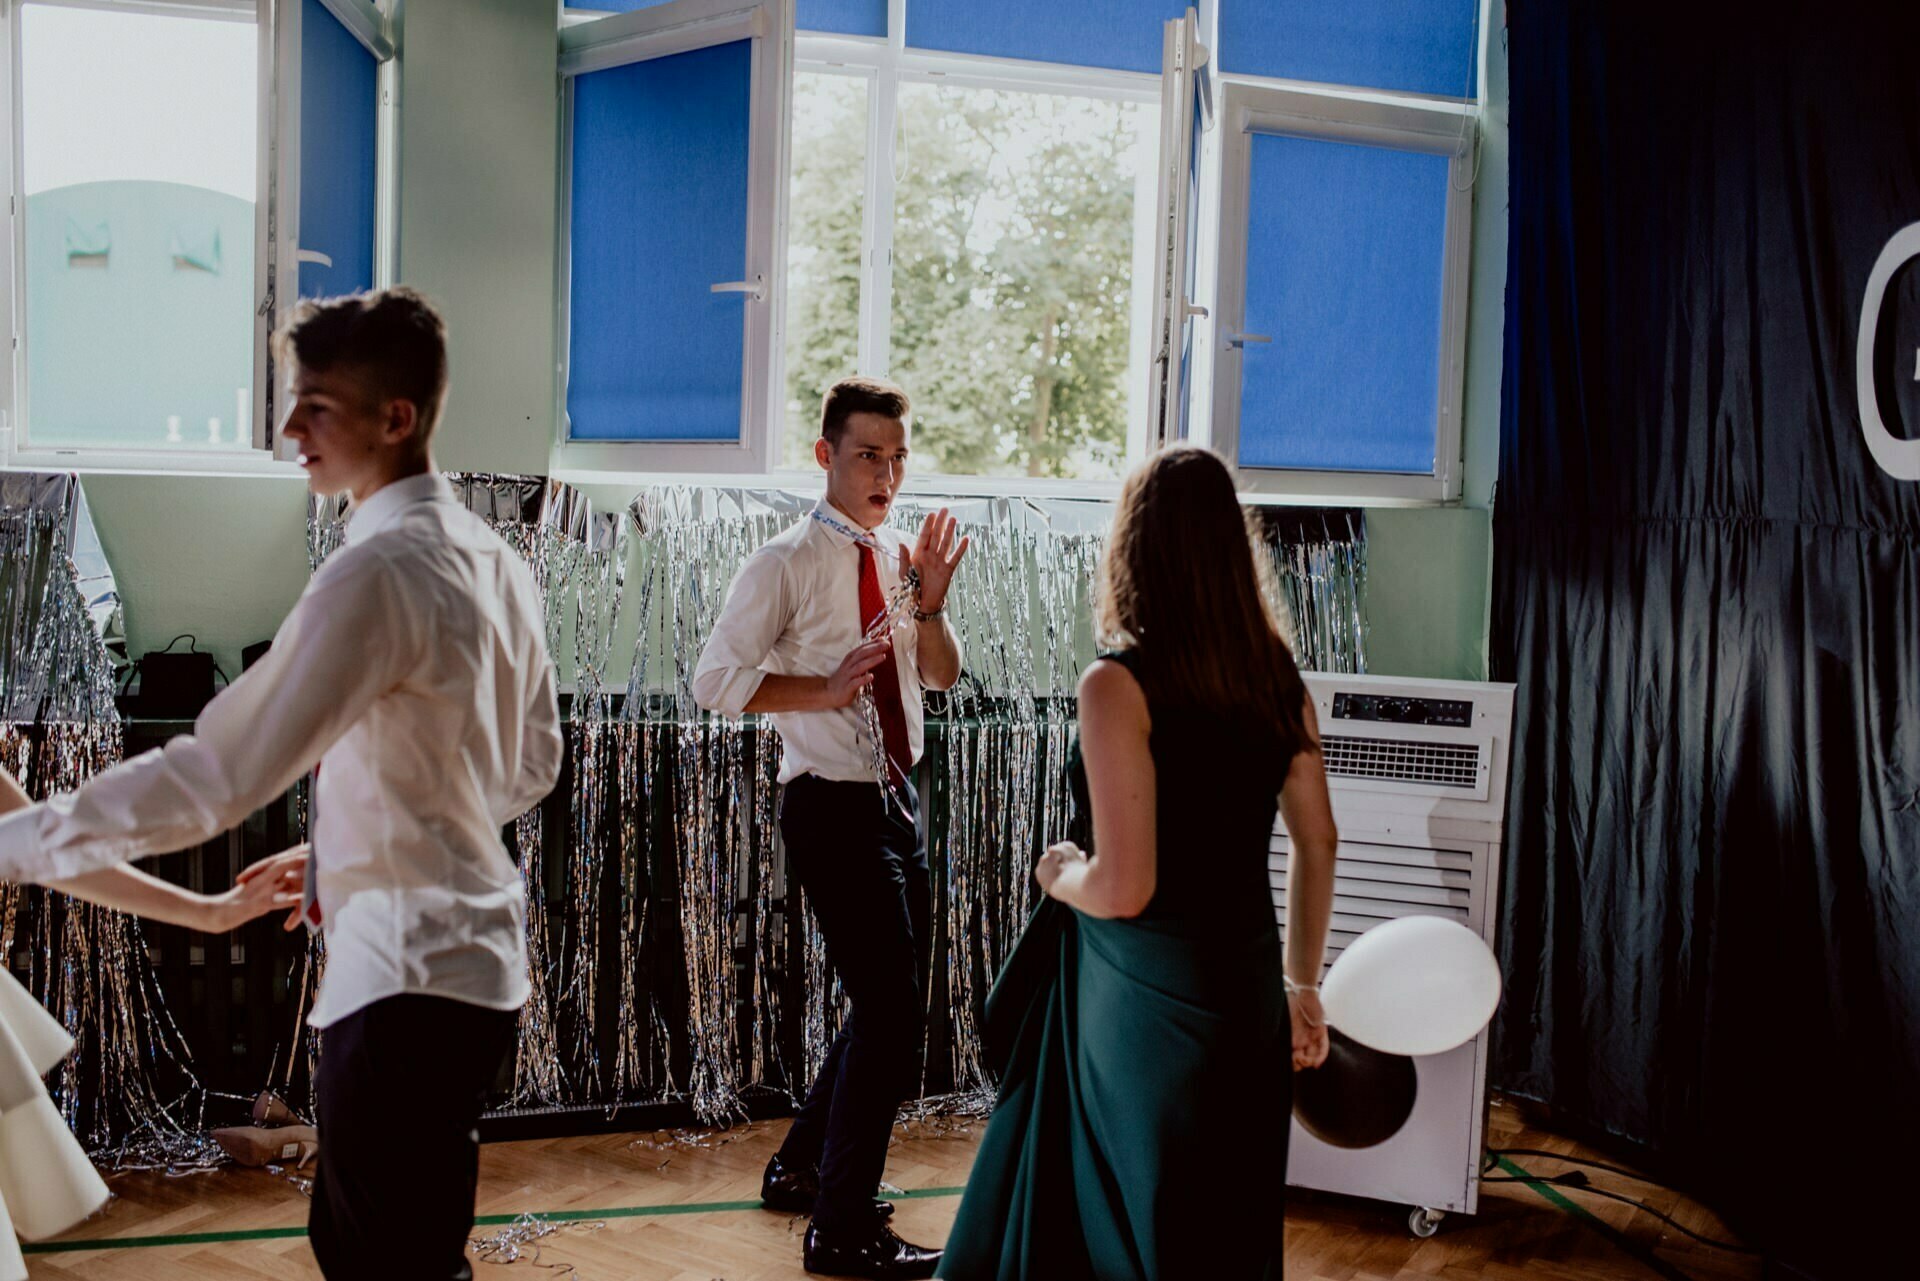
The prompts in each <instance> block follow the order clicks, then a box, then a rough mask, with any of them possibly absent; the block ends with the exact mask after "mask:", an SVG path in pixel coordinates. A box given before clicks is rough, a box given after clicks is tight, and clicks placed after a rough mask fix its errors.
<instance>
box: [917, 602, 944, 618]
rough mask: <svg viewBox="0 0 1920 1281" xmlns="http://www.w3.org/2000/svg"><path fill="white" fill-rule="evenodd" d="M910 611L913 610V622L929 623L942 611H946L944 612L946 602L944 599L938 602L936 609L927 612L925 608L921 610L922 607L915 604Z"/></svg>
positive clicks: (942, 612)
mask: <svg viewBox="0 0 1920 1281" xmlns="http://www.w3.org/2000/svg"><path fill="white" fill-rule="evenodd" d="M912 612H913V621H914V622H916V623H931V622H932V621H933V620H934V619H936V618H938V617H940V616H941V615H942V614H944V613H946V612H947V603H946V602H945V601H941V602H940V608H939V609H936V610H933V611H931V612H928V611H926V610H922V609H921V608H920V607H919V606H918V605H915V606H914V607H913V611H912Z"/></svg>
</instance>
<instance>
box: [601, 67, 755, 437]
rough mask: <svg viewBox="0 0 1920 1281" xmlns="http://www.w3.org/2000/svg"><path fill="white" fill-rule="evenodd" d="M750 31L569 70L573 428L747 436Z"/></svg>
mask: <svg viewBox="0 0 1920 1281" xmlns="http://www.w3.org/2000/svg"><path fill="white" fill-rule="evenodd" d="M752 66H753V45H752V42H751V41H747V40H740V41H735V42H734V43H731V44H724V45H716V46H714V47H713V48H710V49H699V50H695V51H693V52H690V53H681V54H675V55H672V56H671V57H665V58H656V59H654V60H652V61H649V62H639V63H634V64H632V65H631V66H625V67H616V68H614V69H612V70H609V71H596V72H593V73H591V74H588V75H583V76H577V77H575V78H574V80H573V151H572V161H573V193H572V196H573V198H572V223H571V240H570V253H571V263H572V293H571V299H572V307H571V315H570V325H569V335H570V348H571V350H570V353H569V362H568V383H567V413H568V415H569V417H570V419H571V423H572V427H571V433H572V436H573V438H574V439H576V440H602V441H656V442H657V441H701V442H717V441H730V440H737V439H739V437H740V371H741V368H742V350H743V345H744V330H743V326H744V316H743V313H742V307H743V306H744V302H743V299H742V296H741V295H739V294H714V293H711V292H710V291H709V286H711V285H713V284H716V283H719V282H721V281H730V280H740V279H743V278H744V276H745V263H746V243H747V154H748V141H749V139H748V113H749V106H750V103H751V100H752V90H753V85H752Z"/></svg>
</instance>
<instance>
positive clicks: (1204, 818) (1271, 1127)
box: [939, 654, 1292, 1281]
mask: <svg viewBox="0 0 1920 1281" xmlns="http://www.w3.org/2000/svg"><path fill="white" fill-rule="evenodd" d="M1110 657H1114V658H1117V659H1118V660H1119V661H1121V662H1123V663H1127V665H1128V666H1129V668H1130V669H1131V668H1133V663H1132V661H1131V657H1132V656H1131V655H1129V654H1120V655H1110ZM1148 706H1149V712H1150V714H1151V716H1152V721H1153V729H1152V738H1151V743H1150V747H1151V751H1152V754H1153V762H1154V769H1155V773H1156V782H1157V785H1156V789H1155V790H1156V805H1157V807H1158V809H1157V816H1156V817H1157V827H1158V833H1159V841H1158V845H1159V849H1158V864H1157V866H1158V881H1157V886H1156V889H1155V893H1154V897H1153V900H1152V902H1151V903H1150V904H1149V905H1148V907H1147V909H1146V911H1145V912H1143V913H1142V914H1141V915H1140V916H1138V917H1135V918H1133V919H1131V920H1097V919H1094V918H1092V917H1088V916H1083V915H1081V914H1080V913H1077V912H1074V911H1071V910H1069V909H1066V908H1063V907H1061V905H1059V904H1057V903H1054V902H1053V901H1052V900H1046V901H1045V902H1043V903H1042V904H1041V909H1040V910H1039V911H1038V912H1036V913H1035V918H1034V920H1033V922H1032V923H1030V924H1029V926H1028V929H1027V932H1026V934H1025V935H1023V936H1022V939H1021V941H1020V944H1019V945H1018V947H1017V948H1016V950H1015V955H1014V956H1013V958H1012V959H1010V960H1009V962H1008V964H1007V966H1006V968H1005V969H1004V970H1003V972H1002V974H1001V977H1000V980H999V981H998V982H997V983H996V985H995V989H994V994H993V999H992V1002H991V1004H990V1010H989V1018H988V1029H987V1031H988V1037H989V1051H990V1053H992V1052H994V1051H995V1050H996V1048H997V1047H996V1046H995V1045H994V1044H993V1041H994V1038H995V1036H996V1031H997V1033H998V1037H999V1040H1000V1041H1001V1042H1002V1045H1001V1047H998V1051H997V1052H998V1053H999V1055H1000V1056H1001V1057H1002V1058H1003V1059H1004V1063H1003V1065H1002V1071H1001V1082H1000V1095H999V1101H998V1103H997V1105H996V1107H995V1110H994V1113H993V1119H992V1120H991V1122H990V1123H989V1124H988V1126H987V1132H986V1135H985V1137H984V1138H983V1139H982V1141H981V1145H980V1151H979V1154H978V1155H977V1156H976V1158H975V1160H974V1166H973V1173H972V1176H971V1177H970V1178H969V1179H968V1181H967V1191H966V1196H965V1198H964V1199H963V1200H962V1201H961V1203H960V1211H959V1216H958V1218H957V1219H956V1220H955V1222H954V1226H953V1231H952V1233H951V1235H950V1236H949V1237H948V1240H947V1249H946V1258H945V1260H944V1261H943V1263H942V1265H941V1268H940V1273H939V1275H940V1276H942V1277H946V1278H951V1279H952V1281H977V1279H980V1278H999V1279H1001V1281H1013V1279H1015V1278H1020V1279H1024V1281H1076V1279H1077V1278H1097V1279H1098V1281H1198V1279H1201V1278H1204V1279H1205V1281H1237V1279H1239V1278H1248V1279H1257V1278H1262V1277H1276V1278H1277V1277H1279V1276H1280V1271H1281V1267H1280V1258H1281V1214H1282V1207H1283V1204H1284V1195H1285V1190H1286V1156H1287V1125H1288V1118H1289V1113H1290V1108H1291V1096H1292V1066H1291V1064H1292V1056H1291V1031H1290V1027H1289V1024H1288V1018H1287V1006H1286V996H1285V991H1284V988H1283V985H1282V982H1281V973H1282V970H1281V951H1280V939H1279V931H1278V927H1277V926H1276V924H1275V921H1274V914H1273V900H1272V897H1271V891H1270V889H1269V886H1268V880H1267V852H1268V847H1269V838H1270V836H1271V834H1272V832H1273V826H1274V814H1275V809H1276V806H1277V803H1278V797H1279V792H1280V787H1281V784H1282V783H1283V782H1284V781H1285V778H1286V774H1287V769H1288V766H1289V764H1290V756H1289V755H1288V749H1287V747H1286V746H1285V745H1284V744H1283V742H1282V740H1281V737H1280V735H1279V734H1278V733H1277V732H1276V731H1275V730H1274V729H1273V728H1272V727H1271V726H1269V725H1266V724H1264V723H1262V722H1260V721H1258V720H1257V719H1255V718H1254V717H1251V716H1245V715H1241V716H1230V717H1223V716H1220V715H1217V714H1214V713H1210V712H1204V711H1200V710H1197V709H1193V708H1180V707H1169V706H1162V705H1160V704H1158V703H1154V702H1152V701H1151V700H1150V701H1149V705H1148ZM1069 769H1070V772H1071V775H1072V781H1073V789H1074V797H1075V802H1076V806H1077V808H1078V811H1079V813H1080V814H1081V815H1086V814H1087V813H1089V812H1090V811H1089V809H1088V805H1087V793H1086V774H1085V770H1084V767H1083V766H1082V763H1081V759H1080V752H1079V744H1078V743H1077V742H1076V743H1075V745H1074V750H1073V755H1072V759H1071V761H1070V763H1069ZM1077 826H1078V827H1079V828H1080V831H1081V833H1082V834H1084V832H1085V829H1086V827H1087V824H1085V823H1084V822H1082V823H1080V824H1078V825H1077ZM1082 844H1083V845H1085V841H1084V840H1083V841H1082Z"/></svg>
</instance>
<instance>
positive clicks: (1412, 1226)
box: [1407, 1206, 1447, 1241]
mask: <svg viewBox="0 0 1920 1281" xmlns="http://www.w3.org/2000/svg"><path fill="white" fill-rule="evenodd" d="M1446 1217H1447V1212H1446V1211H1445V1210H1429V1209H1427V1208H1426V1207H1424V1206H1415V1207H1414V1209H1413V1212H1412V1213H1411V1214H1409V1215H1407V1231H1409V1232H1411V1233H1413V1235H1415V1236H1417V1237H1419V1238H1420V1239H1421V1240H1422V1241H1424V1240H1426V1239H1427V1238H1428V1237H1430V1236H1432V1235H1433V1234H1434V1233H1436V1232H1438V1231H1439V1230H1440V1220H1442V1219H1444V1218H1446Z"/></svg>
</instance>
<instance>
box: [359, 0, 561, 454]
mask: <svg viewBox="0 0 1920 1281" xmlns="http://www.w3.org/2000/svg"><path fill="white" fill-rule="evenodd" d="M400 17H401V21H402V26H403V39H402V44H401V50H400V94H399V98H400V131H399V133H400V137H399V171H400V254H399V259H398V266H397V271H396V278H397V279H400V280H404V281H406V282H407V283H408V284H411V285H413V286H415V287H416V288H418V289H420V290H421V291H422V292H423V293H425V294H426V295H427V296H428V297H430V298H432V299H433V300H434V301H435V302H436V303H438V304H439V305H440V306H441V307H442V308H443V309H444V311H445V313H446V316H447V320H448V325H449V330H450V337H449V343H448V352H447V358H448V364H449V366H450V367H451V370H452V376H453V387H452V391H451V394H450V395H449V397H448V400H447V416H446V420H445V421H446V422H447V423H449V424H450V425H451V426H452V427H453V430H451V431H449V432H448V433H447V437H446V439H445V440H444V441H443V442H441V443H440V445H439V448H438V454H439V459H440V463H441V465H442V466H443V467H446V468H448V469H449V470H452V471H499V472H524V473H530V474H534V475H545V474H546V471H547V459H548V454H549V451H550V449H551V447H552V442H553V383H554V369H553V321H554V270H553V265H554V244H555V237H554V231H555V225H556V221H555V220H556V217H557V215H556V210H557V207H558V206H557V201H556V199H555V190H556V183H557V181H558V172H559V170H558V165H559V147H558V138H559V136H560V127H559V79H558V73H557V71H556V66H557V61H558V57H559V36H558V28H557V27H556V25H555V23H556V20H557V11H556V9H555V6H554V4H553V0H406V2H405V4H404V5H403V6H402V8H401V11H400Z"/></svg>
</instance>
